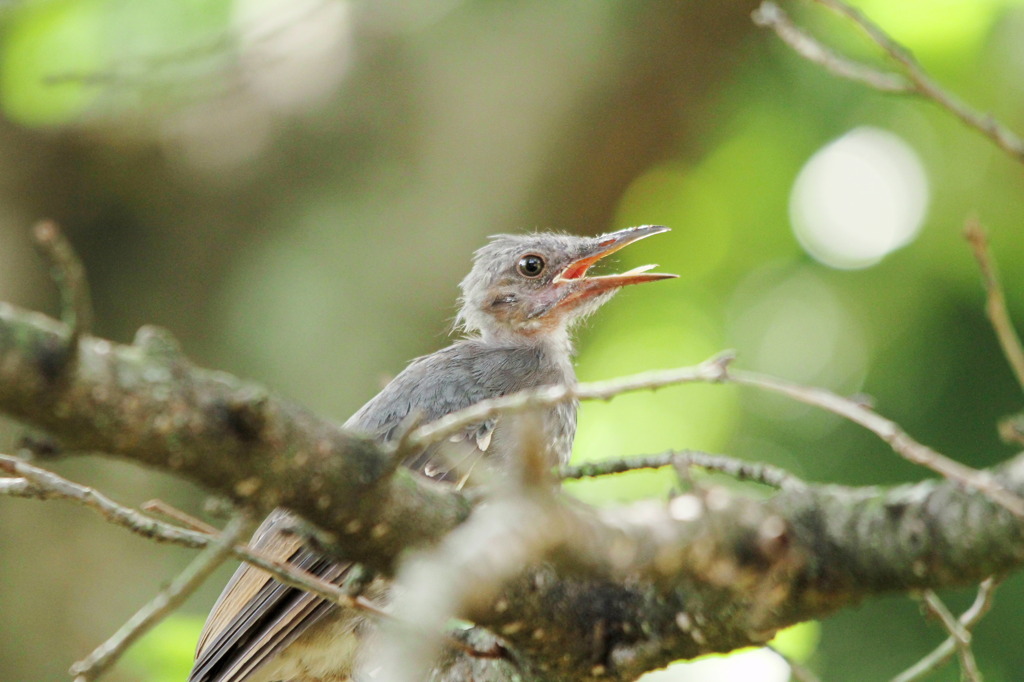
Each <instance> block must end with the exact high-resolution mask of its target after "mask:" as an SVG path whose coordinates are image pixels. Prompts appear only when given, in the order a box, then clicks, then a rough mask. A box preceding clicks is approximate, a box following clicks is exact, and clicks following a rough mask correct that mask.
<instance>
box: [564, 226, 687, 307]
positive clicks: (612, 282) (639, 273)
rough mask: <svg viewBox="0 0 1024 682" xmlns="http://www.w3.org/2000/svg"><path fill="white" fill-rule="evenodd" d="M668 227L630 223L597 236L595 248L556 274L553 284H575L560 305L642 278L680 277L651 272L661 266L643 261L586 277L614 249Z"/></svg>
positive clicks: (655, 279) (644, 279)
mask: <svg viewBox="0 0 1024 682" xmlns="http://www.w3.org/2000/svg"><path fill="white" fill-rule="evenodd" d="M668 231H669V229H668V228H667V227H662V226H661V225H641V226H640V227H629V228H626V229H625V230H619V231H618V232H610V233H608V234H606V235H602V236H600V237H595V239H594V248H593V249H592V250H591V251H590V252H589V253H586V254H584V255H583V256H582V257H581V258H578V259H576V260H574V261H573V262H571V263H569V265H567V266H565V268H564V269H563V270H562V271H561V272H560V273H558V274H557V275H555V279H554V280H553V282H552V283H553V284H556V285H558V284H569V283H572V285H573V288H574V290H573V291H572V293H571V294H569V296H567V297H566V298H565V299H563V300H562V303H561V304H560V305H565V304H566V303H571V302H580V301H581V299H588V298H591V297H593V296H596V295H598V294H602V293H604V292H607V291H611V290H613V289H617V288H619V287H624V286H626V285H627V284H642V283H643V282H656V281H658V280H659V279H672V278H674V277H678V276H679V275H672V274H669V273H667V272H648V270H651V269H653V268H656V267H658V266H657V265H641V266H640V267H638V268H633V269H632V270H629V271H627V272H623V273H619V274H615V275H600V276H597V277H587V270H588V269H589V268H590V266H591V265H593V264H594V263H596V262H597V261H599V260H601V259H602V258H604V257H605V256H608V255H609V254H612V253H615V252H616V251H618V250H619V249H621V248H623V247H624V246H626V245H628V244H632V243H633V242H635V241H639V240H641V239H643V238H644V237H650V236H651V235H652V234H658V233H660V232H668Z"/></svg>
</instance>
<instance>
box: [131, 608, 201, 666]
mask: <svg viewBox="0 0 1024 682" xmlns="http://www.w3.org/2000/svg"><path fill="white" fill-rule="evenodd" d="M202 629H203V618H202V617H201V616H198V615H187V616H186V615H182V614H177V613H175V614H171V615H170V616H169V617H167V618H165V619H164V620H163V621H161V622H160V623H159V624H158V625H157V626H156V627H155V628H153V629H152V630H151V631H149V632H148V633H146V635H145V636H143V637H142V638H141V639H140V640H139V641H138V642H136V643H135V645H134V646H132V648H131V649H129V650H128V653H126V654H125V658H124V666H125V667H126V668H128V669H130V670H132V671H133V672H135V673H136V674H137V675H139V677H140V678H141V679H144V680H147V681H148V682H181V681H182V680H185V679H188V673H189V671H190V670H191V669H192V652H194V651H195V649H196V640H198V639H199V632H200V631H201V630H202Z"/></svg>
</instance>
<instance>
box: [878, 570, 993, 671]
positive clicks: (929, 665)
mask: <svg viewBox="0 0 1024 682" xmlns="http://www.w3.org/2000/svg"><path fill="white" fill-rule="evenodd" d="M999 582H1000V580H998V579H996V578H986V579H985V580H984V581H982V583H981V585H979V586H978V594H977V596H976V597H975V598H974V603H973V604H971V606H970V608H968V609H967V610H966V611H964V612H963V614H962V615H961V616H960V618H959V619H957V620H958V623H959V626H960V627H961V628H963V630H965V631H968V632H969V631H970V630H971V628H973V627H974V626H975V625H977V624H978V621H980V620H981V619H982V618H983V617H984V616H985V614H986V613H988V612H989V609H991V608H992V603H993V601H994V598H995V591H996V588H997V587H998V586H999ZM947 630H948V631H949V632H950V633H951V634H950V637H948V638H947V639H946V640H945V641H944V642H942V644H940V645H939V646H937V647H936V648H935V649H933V650H932V652H931V653H929V654H928V655H927V656H925V657H924V658H922V659H921V660H919V661H918V662H917V663H915V664H914V665H912V666H911V667H909V668H907V669H906V670H904V671H903V672H902V673H900V674H899V675H897V676H896V677H894V678H892V682H916V680H920V679H923V678H925V677H926V676H928V675H931V674H932V673H934V672H935V671H936V670H938V669H939V668H941V667H942V666H944V665H946V664H947V663H948V662H949V660H950V659H951V658H952V657H953V655H954V654H955V653H957V651H958V648H959V643H958V640H957V638H956V637H955V636H954V635H953V634H952V632H953V631H952V630H949V628H947ZM978 679H980V678H978Z"/></svg>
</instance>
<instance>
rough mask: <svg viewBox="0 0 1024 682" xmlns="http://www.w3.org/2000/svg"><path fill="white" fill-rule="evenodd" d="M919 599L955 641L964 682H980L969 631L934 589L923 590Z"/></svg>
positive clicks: (979, 673) (979, 672)
mask: <svg viewBox="0 0 1024 682" xmlns="http://www.w3.org/2000/svg"><path fill="white" fill-rule="evenodd" d="M921 599H922V603H923V604H924V605H925V608H927V609H928V612H929V613H931V614H932V615H933V616H934V617H935V618H937V619H938V620H939V622H940V623H942V627H943V628H945V630H946V632H948V633H949V634H950V637H951V638H952V639H953V641H954V642H955V643H956V652H957V656H959V658H960V670H961V673H962V678H963V680H964V682H981V671H979V670H978V663H977V661H975V660H974V652H973V651H972V650H971V633H970V631H969V630H967V628H965V627H964V626H963V624H962V623H961V622H960V621H959V620H957V618H956V616H954V615H953V614H952V612H951V611H950V610H949V608H948V607H947V606H946V605H945V604H944V603H943V601H942V600H941V599H939V595H937V594H935V592H934V590H925V591H924V592H923V593H922V595H921Z"/></svg>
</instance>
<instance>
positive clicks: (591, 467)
mask: <svg viewBox="0 0 1024 682" xmlns="http://www.w3.org/2000/svg"><path fill="white" fill-rule="evenodd" d="M666 466H676V467H679V466H695V467H700V468H701V469H707V470H709V471H717V472H720V473H723V474H726V475H728V476H732V477H733V478H736V479H738V480H741V481H754V482H756V483H761V484H764V485H767V486H771V487H772V488H779V489H787V488H788V489H792V488H803V487H805V486H806V484H805V483H804V482H803V481H801V480H800V479H798V478H796V477H795V476H793V475H792V474H791V473H789V472H788V471H785V470H784V469H780V468H778V467H773V466H771V465H769V464H761V463H760V462H748V461H745V460H742V459H736V458H735V457H726V456H725V455H713V454H711V453H709V452H699V451H696V450H669V451H668V452H663V453H661V454H658V455H639V456H636V457H622V458H619V459H609V460H605V461H602V462H581V463H579V464H571V465H570V464H567V465H565V466H563V467H562V468H561V469H560V470H559V476H560V478H562V479H563V480H567V479H579V478H594V477H597V476H609V475H614V474H621V473H625V472H627V471H636V470H638V469H659V468H661V467H666Z"/></svg>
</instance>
